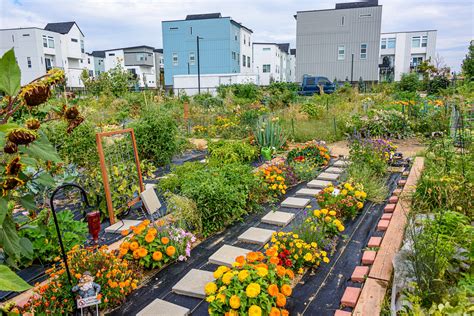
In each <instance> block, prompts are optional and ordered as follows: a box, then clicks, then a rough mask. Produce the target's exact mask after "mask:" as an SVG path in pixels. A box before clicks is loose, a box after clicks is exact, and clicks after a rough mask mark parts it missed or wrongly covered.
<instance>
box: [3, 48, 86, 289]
mask: <svg viewBox="0 0 474 316" xmlns="http://www.w3.org/2000/svg"><path fill="white" fill-rule="evenodd" d="M63 82H64V72H63V71H62V70H60V69H51V70H50V71H48V72H47V73H46V74H45V75H43V76H41V77H40V78H37V79H35V80H33V81H32V82H30V83H29V84H27V85H25V86H21V72H20V68H19V66H18V64H17V62H16V59H15V54H14V51H13V49H11V50H9V51H7V52H6V53H5V54H4V55H3V56H2V57H1V58H0V92H2V93H3V94H4V97H3V98H1V99H0V151H2V153H1V154H0V192H1V196H0V227H1V228H2V229H0V248H1V249H2V250H3V254H4V256H1V258H0V263H6V264H7V265H9V266H10V267H14V268H18V267H19V266H21V265H26V264H29V263H31V261H32V259H33V246H32V243H31V241H30V240H29V239H27V238H25V237H20V236H19V235H18V228H19V227H20V225H17V224H18V223H17V221H18V220H19V217H15V218H14V217H13V209H15V208H21V209H23V210H26V211H34V210H35V209H36V203H35V198H36V196H35V194H34V193H33V192H32V191H31V190H30V188H31V187H35V186H38V187H42V188H45V190H44V192H46V191H47V189H49V188H52V187H54V186H56V185H57V182H56V180H55V179H54V176H55V175H56V174H58V173H59V172H60V171H61V160H60V158H59V155H58V154H57V152H56V149H55V148H54V147H53V146H52V145H51V143H50V142H49V141H48V139H47V137H46V135H45V134H44V133H43V132H42V131H41V125H42V123H43V122H45V121H51V120H55V119H64V120H65V121H67V122H68V126H67V131H68V132H71V131H72V130H73V129H74V128H75V127H76V126H78V125H79V124H81V123H82V121H83V120H84V119H83V117H82V116H81V115H80V114H79V111H78V109H77V108H76V107H74V106H72V107H68V106H66V105H61V106H60V107H58V108H47V107H41V105H43V104H44V103H45V102H46V101H48V99H49V98H50V97H51V95H52V89H53V88H54V87H55V86H57V85H58V84H61V83H63ZM66 103H67V100H66ZM0 290H1V289H0Z"/></svg>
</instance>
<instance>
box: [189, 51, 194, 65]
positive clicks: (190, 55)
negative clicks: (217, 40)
mask: <svg viewBox="0 0 474 316" xmlns="http://www.w3.org/2000/svg"><path fill="white" fill-rule="evenodd" d="M195 63H196V56H195V55H194V52H190V53H189V64H190V65H194V64H195Z"/></svg>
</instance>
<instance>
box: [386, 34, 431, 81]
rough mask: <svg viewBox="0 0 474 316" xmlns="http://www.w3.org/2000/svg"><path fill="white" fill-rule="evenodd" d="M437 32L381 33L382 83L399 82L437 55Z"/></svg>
mask: <svg viewBox="0 0 474 316" xmlns="http://www.w3.org/2000/svg"><path fill="white" fill-rule="evenodd" d="M436 34H437V31H436V30H427V31H410V32H394V33H381V35H380V59H379V68H380V81H399V80H400V79H401V77H402V74H404V73H409V72H411V71H416V70H417V67H418V66H419V65H420V64H421V63H422V62H423V61H425V60H429V59H431V60H433V58H434V57H435V54H436Z"/></svg>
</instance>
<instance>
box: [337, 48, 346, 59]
mask: <svg viewBox="0 0 474 316" xmlns="http://www.w3.org/2000/svg"><path fill="white" fill-rule="evenodd" d="M344 59H346V47H345V46H344V45H339V46H338V47H337V60H344Z"/></svg>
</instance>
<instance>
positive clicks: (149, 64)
mask: <svg viewBox="0 0 474 316" xmlns="http://www.w3.org/2000/svg"><path fill="white" fill-rule="evenodd" d="M154 50H155V48H154V47H151V46H146V45H141V46H132V47H123V48H115V49H107V50H104V51H103V53H104V56H105V57H104V70H105V71H109V70H110V69H112V68H115V67H116V66H117V65H120V66H121V67H122V68H123V69H125V70H127V71H129V72H131V73H132V74H133V75H134V76H135V77H136V78H137V79H138V85H139V86H140V87H141V88H156V87H157V81H156V66H155V52H154Z"/></svg>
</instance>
